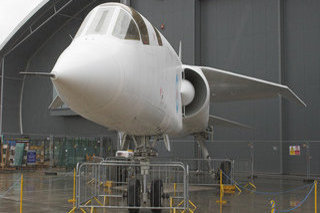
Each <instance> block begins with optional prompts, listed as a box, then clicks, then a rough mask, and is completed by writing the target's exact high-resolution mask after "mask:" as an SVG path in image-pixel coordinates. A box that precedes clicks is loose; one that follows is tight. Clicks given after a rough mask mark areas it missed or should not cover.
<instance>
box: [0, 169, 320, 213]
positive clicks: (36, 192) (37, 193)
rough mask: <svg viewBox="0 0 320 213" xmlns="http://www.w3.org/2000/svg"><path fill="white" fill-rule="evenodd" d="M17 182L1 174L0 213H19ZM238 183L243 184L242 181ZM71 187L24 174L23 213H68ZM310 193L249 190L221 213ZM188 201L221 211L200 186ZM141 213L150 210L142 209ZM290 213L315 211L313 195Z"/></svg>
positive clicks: (264, 185) (263, 183)
mask: <svg viewBox="0 0 320 213" xmlns="http://www.w3.org/2000/svg"><path fill="white" fill-rule="evenodd" d="M238 179H239V178H238ZM19 180H20V173H19V172H10V173H1V172H0V213H2V212H19V201H20V185H19V184H20V183H19ZM241 183H242V184H244V183H245V182H244V181H242V182H241ZM72 184H73V177H72V174H71V173H61V174H60V173H59V174H58V175H57V176H46V175H45V174H44V172H41V171H33V172H30V171H28V172H24V193H23V212H25V213H31V212H32V213H33V212H67V211H68V210H70V209H71V207H72V204H70V203H68V202H67V200H68V199H71V198H72ZM255 184H256V186H257V190H258V191H261V192H277V191H287V190H290V189H293V188H297V187H300V186H303V185H304V184H306V183H304V182H302V181H301V180H297V179H296V180H295V179H292V178H290V179H287V178H285V177H261V176H260V177H259V178H258V179H256V180H255ZM309 191H310V187H309V188H304V189H301V190H298V191H293V192H288V193H284V194H280V195H271V194H263V193H262V194H259V193H252V192H248V191H246V192H242V193H241V194H234V195H226V196H225V197H224V199H225V200H227V204H225V205H224V206H223V207H222V212H224V213H240V212H241V213H242V212H246V213H257V212H258V213H259V212H270V200H272V199H274V200H275V201H276V203H277V206H278V209H280V210H286V209H290V208H292V207H293V206H294V205H297V204H298V203H299V201H301V200H303V199H304V198H305V196H306V195H307V194H308V192H309ZM190 199H191V200H192V201H193V202H194V203H195V204H196V205H197V207H198V209H197V210H196V212H201V213H205V212H220V207H219V205H218V204H217V203H216V200H218V199H219V194H218V190H217V189H216V188H213V189H209V190H208V189H207V187H205V188H201V187H199V188H198V190H196V191H194V190H192V192H191V194H190ZM319 200H320V198H319V199H318V204H320V201H319ZM88 212H90V211H88ZM98 212H103V211H98ZM104 212H127V210H112V211H111V210H105V211H104ZM141 212H151V211H146V210H145V211H141ZM293 212H296V213H298V212H303V213H307V212H314V192H312V193H311V194H310V196H309V197H308V199H307V200H306V201H305V202H304V203H303V204H302V206H301V207H300V208H298V209H297V210H294V211H293Z"/></svg>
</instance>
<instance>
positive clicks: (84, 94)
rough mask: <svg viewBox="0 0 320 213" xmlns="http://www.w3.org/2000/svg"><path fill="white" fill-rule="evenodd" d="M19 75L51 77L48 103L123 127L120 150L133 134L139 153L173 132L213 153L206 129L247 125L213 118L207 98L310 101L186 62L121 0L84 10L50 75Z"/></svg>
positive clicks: (285, 89)
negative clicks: (54, 92) (51, 92)
mask: <svg viewBox="0 0 320 213" xmlns="http://www.w3.org/2000/svg"><path fill="white" fill-rule="evenodd" d="M180 47H181V46H180ZM22 74H36V75H47V76H50V77H51V80H52V82H53V84H54V86H55V88H56V89H57V91H58V96H57V97H56V99H55V100H54V101H53V103H52V104H51V105H50V108H55V107H58V106H61V105H62V104H63V103H66V104H67V105H68V106H69V107H70V108H71V109H72V110H73V111H74V112H76V113H78V114H79V115H81V116H83V117H84V118H86V119H88V120H91V121H94V122H96V123H98V124H100V125H102V126H105V127H108V128H109V129H113V130H117V131H119V132H122V133H123V134H122V140H121V145H122V148H124V149H125V148H126V147H127V146H128V138H132V139H133V141H134V143H135V144H136V148H138V149H137V150H138V151H137V153H140V154H141V153H144V154H146V153H147V154H149V155H152V153H153V152H152V150H153V149H152V145H150V144H149V143H148V141H149V140H151V138H152V139H153V141H157V140H158V139H163V140H164V142H165V144H166V147H167V149H168V150H170V143H169V137H177V136H185V135H190V134H192V135H194V136H196V138H197V141H198V142H199V144H200V145H201V146H202V148H203V152H204V156H205V158H208V157H209V154H208V151H207V150H206V148H205V146H204V144H203V140H204V138H205V137H206V135H207V133H208V131H207V130H208V127H210V126H215V125H227V126H242V127H246V126H245V125H242V124H240V123H237V122H233V121H229V120H226V119H223V118H220V117H217V116H214V115H209V106H210V103H214V102H227V101H237V100H247V99H259V98H271V97H276V96H278V95H282V96H284V97H286V98H288V99H290V100H293V101H296V102H298V103H299V104H301V105H304V106H305V103H304V102H303V101H302V100H301V99H300V98H299V97H298V96H297V95H296V94H295V93H294V92H293V91H292V90H290V89H289V88H288V87H287V86H284V85H281V84H276V83H272V82H268V81H264V80H260V79H257V78H252V77H248V76H244V75H240V74H236V73H232V72H228V71H224V70H220V69H216V68H210V67H201V66H191V65H184V64H182V62H181V48H180V53H179V55H177V54H176V52H175V51H174V49H173V48H172V46H171V45H170V44H169V42H168V41H167V40H166V38H165V37H164V36H163V35H161V33H160V32H159V31H158V30H157V29H156V28H155V27H154V26H152V24H151V23H150V22H149V21H148V20H147V19H146V18H144V17H143V16H142V15H141V14H140V13H138V12H137V11H135V10H134V9H133V8H130V7H128V6H126V5H123V4H119V3H105V4H101V5H99V6H97V7H96V8H94V9H93V10H92V11H91V12H90V13H89V14H88V15H87V17H86V18H85V20H84V21H83V23H82V25H81V27H80V29H79V30H78V32H77V34H76V36H75V38H74V39H73V41H72V43H71V44H70V46H69V47H68V48H67V49H66V50H65V51H64V52H63V53H62V54H61V55H60V57H59V59H58V60H57V62H56V64H55V66H54V68H53V70H52V72H51V73H22ZM128 136H130V137H128ZM148 144H149V145H148ZM152 144H154V143H152ZM139 150H140V152H139ZM138 155H139V154H138Z"/></svg>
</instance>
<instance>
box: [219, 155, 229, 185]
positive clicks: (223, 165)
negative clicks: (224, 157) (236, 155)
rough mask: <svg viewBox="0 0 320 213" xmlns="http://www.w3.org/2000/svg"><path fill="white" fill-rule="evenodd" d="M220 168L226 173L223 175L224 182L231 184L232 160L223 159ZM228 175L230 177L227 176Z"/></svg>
mask: <svg viewBox="0 0 320 213" xmlns="http://www.w3.org/2000/svg"><path fill="white" fill-rule="evenodd" d="M220 169H221V170H222V171H223V173H224V174H225V175H222V183H223V184H231V180H230V179H229V178H231V162H230V161H223V162H222V163H221V165H220ZM226 175H227V176H228V177H226Z"/></svg>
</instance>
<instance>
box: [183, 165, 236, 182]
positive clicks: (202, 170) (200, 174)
mask: <svg viewBox="0 0 320 213" xmlns="http://www.w3.org/2000/svg"><path fill="white" fill-rule="evenodd" d="M179 161H181V162H183V163H184V164H185V165H188V166H189V171H190V178H189V184H190V185H203V186H218V185H219V178H220V175H219V171H220V169H222V170H223V171H224V172H225V173H228V174H229V175H230V177H232V178H234V160H230V159H179ZM222 181H223V183H224V184H231V182H230V181H229V180H227V179H225V178H224V177H223V180H222Z"/></svg>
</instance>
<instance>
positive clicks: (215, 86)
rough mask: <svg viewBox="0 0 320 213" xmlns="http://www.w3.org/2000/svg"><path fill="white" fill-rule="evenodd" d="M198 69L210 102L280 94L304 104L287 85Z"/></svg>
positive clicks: (221, 71)
mask: <svg viewBox="0 0 320 213" xmlns="http://www.w3.org/2000/svg"><path fill="white" fill-rule="evenodd" d="M200 69H201V70H202V72H203V74H204V75H205V76H206V78H207V80H208V83H209V86H210V90H211V97H210V99H211V102H228V101H237V100H250V99H260V98H271V97H276V96H278V95H282V96H283V97H285V98H287V99H289V100H292V101H294V102H296V103H298V104H300V105H303V106H306V104H305V103H304V102H303V101H302V100H301V99H300V98H299V97H298V96H297V95H296V94H295V93H294V92H293V91H292V90H291V89H290V88H289V87H288V86H285V85H281V84H277V83H273V82H270V81H264V80H261V79H258V78H253V77H249V76H245V75H241V74H236V73H233V72H229V71H224V70H220V69H216V68H211V67H200Z"/></svg>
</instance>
